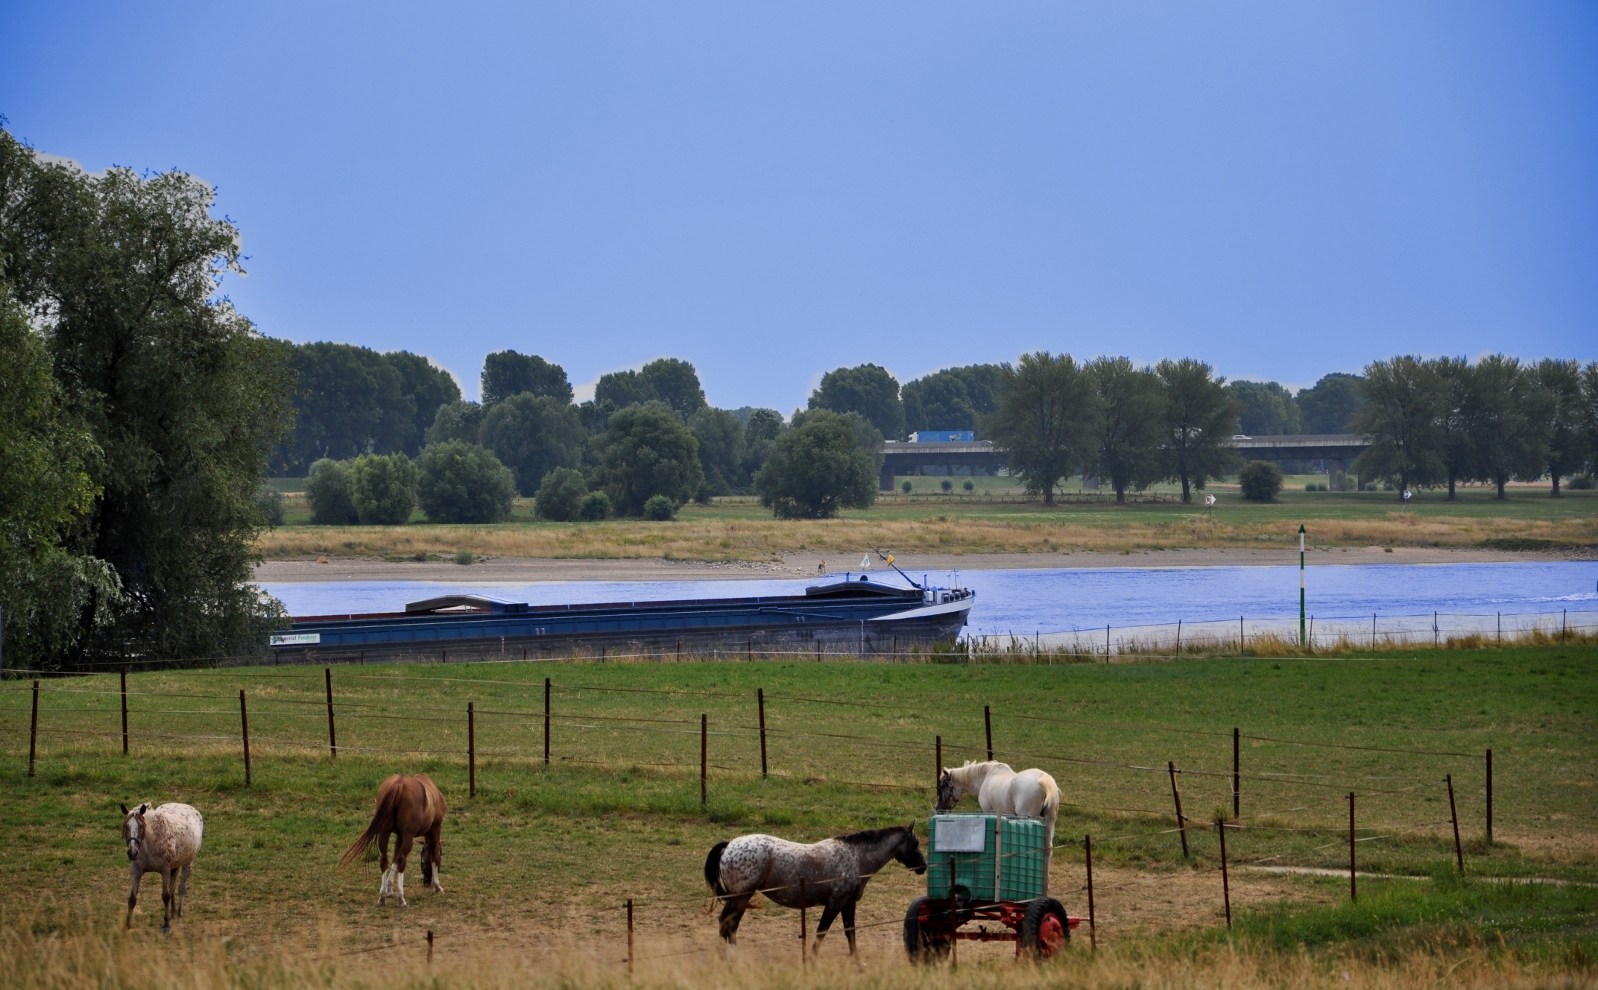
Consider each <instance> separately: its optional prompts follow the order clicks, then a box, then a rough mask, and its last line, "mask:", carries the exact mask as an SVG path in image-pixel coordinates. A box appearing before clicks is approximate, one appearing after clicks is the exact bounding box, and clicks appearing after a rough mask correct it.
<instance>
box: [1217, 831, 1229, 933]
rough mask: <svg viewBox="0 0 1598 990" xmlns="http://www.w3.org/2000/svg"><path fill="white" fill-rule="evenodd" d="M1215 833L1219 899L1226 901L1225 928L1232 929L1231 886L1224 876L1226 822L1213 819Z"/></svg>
mask: <svg viewBox="0 0 1598 990" xmlns="http://www.w3.org/2000/svg"><path fill="white" fill-rule="evenodd" d="M1215 831H1217V832H1219V833H1221V897H1222V898H1223V899H1224V900H1225V901H1226V927H1227V928H1231V927H1232V884H1231V881H1230V880H1229V879H1228V878H1227V875H1226V822H1224V821H1222V820H1221V819H1219V818H1217V819H1215Z"/></svg>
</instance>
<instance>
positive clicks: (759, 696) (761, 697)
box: [755, 688, 766, 778]
mask: <svg viewBox="0 0 1598 990" xmlns="http://www.w3.org/2000/svg"><path fill="white" fill-rule="evenodd" d="M755 703H756V704H757V705H759V706H760V776H761V777H762V778H764V777H765V776H766V689H765V688H755Z"/></svg>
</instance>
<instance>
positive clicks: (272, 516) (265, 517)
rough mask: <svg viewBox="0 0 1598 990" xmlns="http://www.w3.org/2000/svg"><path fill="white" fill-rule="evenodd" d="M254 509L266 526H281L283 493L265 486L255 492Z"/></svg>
mask: <svg viewBox="0 0 1598 990" xmlns="http://www.w3.org/2000/svg"><path fill="white" fill-rule="evenodd" d="M255 508H256V509H257V510H259V511H260V513H261V519H262V521H263V522H265V523H266V524H267V525H268V526H281V525H283V493H282V492H280V491H278V490H277V489H276V488H268V487H267V486H265V485H262V486H261V487H259V488H257V489H256V490H255Z"/></svg>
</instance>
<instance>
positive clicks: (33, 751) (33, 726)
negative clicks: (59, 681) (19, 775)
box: [28, 681, 39, 777]
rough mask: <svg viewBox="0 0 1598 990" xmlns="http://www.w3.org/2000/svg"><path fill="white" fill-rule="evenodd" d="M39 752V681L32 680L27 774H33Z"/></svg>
mask: <svg viewBox="0 0 1598 990" xmlns="http://www.w3.org/2000/svg"><path fill="white" fill-rule="evenodd" d="M38 752H39V682H38V681H34V682H33V720H32V721H30V722H29V723H28V776H30V777H32V776H33V761H34V757H35V756H37V755H38Z"/></svg>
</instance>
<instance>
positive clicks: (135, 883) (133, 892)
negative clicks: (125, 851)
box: [122, 863, 144, 929]
mask: <svg viewBox="0 0 1598 990" xmlns="http://www.w3.org/2000/svg"><path fill="white" fill-rule="evenodd" d="M128 872H129V873H130V874H131V876H130V877H129V878H128V879H129V881H130V883H129V887H128V917H127V920H126V921H124V922H123V923H122V927H123V929H128V928H132V927H133V909H134V908H136V907H138V906H139V884H140V883H142V882H143V880H144V867H142V866H140V865H139V864H137V863H134V864H133V866H132V868H130V869H129V870H128Z"/></svg>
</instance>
